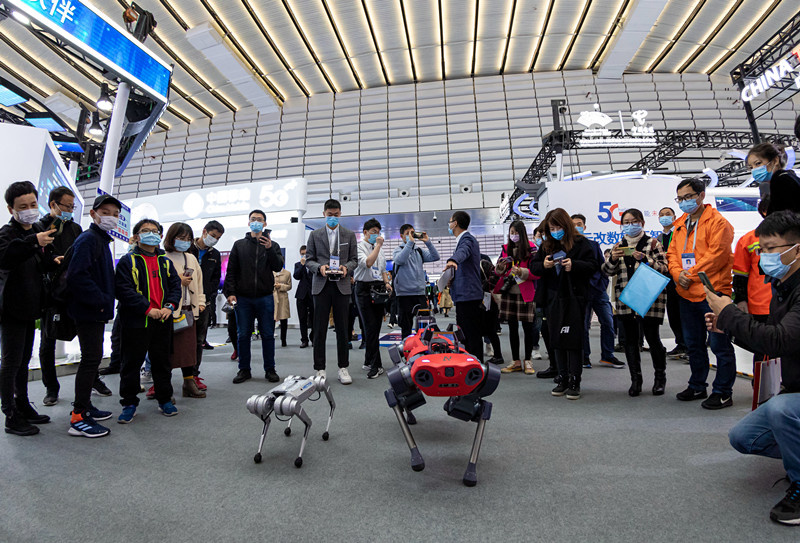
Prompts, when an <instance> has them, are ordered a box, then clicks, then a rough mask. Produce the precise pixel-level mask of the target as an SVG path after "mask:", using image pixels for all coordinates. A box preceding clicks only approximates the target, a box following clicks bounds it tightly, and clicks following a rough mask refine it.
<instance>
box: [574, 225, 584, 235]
mask: <svg viewBox="0 0 800 543" xmlns="http://www.w3.org/2000/svg"><path fill="white" fill-rule="evenodd" d="M575 230H577V231H578V233H579V234H580V235H583V230H584V228H583V226H576V227H575Z"/></svg>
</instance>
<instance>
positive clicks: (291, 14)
mask: <svg viewBox="0 0 800 543" xmlns="http://www.w3.org/2000/svg"><path fill="white" fill-rule="evenodd" d="M283 7H284V8H286V13H288V14H289V18H290V19H291V20H292V23H293V24H294V27H295V29H296V30H297V33H298V34H300V39H302V40H303V43H304V44H305V46H306V49H308V53H309V54H310V55H311V58H313V59H314V63H315V64H316V65H317V68H319V71H320V73H321V74H322V77H323V79H325V83H327V84H328V88H329V89H331V92H337V90H336V85H334V84H333V81H332V80H331V78H330V76H329V75H328V72H326V71H325V68H324V67H323V65H322V61H321V60H320V58H319V56H318V55H317V52H316V51H314V48H313V47H312V46H311V42H310V41H308V37H307V36H306V33H305V32H304V31H303V27H302V25H300V21H298V20H297V17H295V14H294V11H293V10H292V7H291V6H290V5H289V2H287V0H283Z"/></svg>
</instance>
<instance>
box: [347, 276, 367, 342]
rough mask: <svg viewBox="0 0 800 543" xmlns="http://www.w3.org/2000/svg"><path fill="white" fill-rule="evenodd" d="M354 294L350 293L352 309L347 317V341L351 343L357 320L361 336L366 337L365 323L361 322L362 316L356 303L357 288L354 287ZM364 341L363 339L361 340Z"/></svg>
mask: <svg viewBox="0 0 800 543" xmlns="http://www.w3.org/2000/svg"><path fill="white" fill-rule="evenodd" d="M352 289H353V290H352V292H351V293H350V308H349V314H348V316H347V318H348V321H347V341H350V340H351V339H352V337H353V334H354V333H355V328H356V319H358V329H359V330H361V335H362V336H363V335H364V321H362V320H361V314H360V313H359V312H358V304H357V303H356V287H355V285H353V287H352ZM361 339H362V341H363V339H364V338H363V337H362V338H361Z"/></svg>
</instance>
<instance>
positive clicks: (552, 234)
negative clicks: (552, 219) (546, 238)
mask: <svg viewBox="0 0 800 543" xmlns="http://www.w3.org/2000/svg"><path fill="white" fill-rule="evenodd" d="M550 237H551V238H553V239H555V240H558V241H561V238H563V237H564V231H563V230H551V231H550Z"/></svg>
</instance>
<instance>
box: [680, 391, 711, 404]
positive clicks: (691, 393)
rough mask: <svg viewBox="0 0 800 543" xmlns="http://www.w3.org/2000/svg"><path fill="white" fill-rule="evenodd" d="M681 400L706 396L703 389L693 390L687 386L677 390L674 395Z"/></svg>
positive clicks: (687, 400)
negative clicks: (680, 390)
mask: <svg viewBox="0 0 800 543" xmlns="http://www.w3.org/2000/svg"><path fill="white" fill-rule="evenodd" d="M675 397H676V398H678V399H679V400H680V401H682V402H691V401H692V400H702V399H704V398H706V397H708V394H706V391H705V390H694V389H692V388H687V389H686V390H684V391H683V392H678V393H677V394H676V395H675Z"/></svg>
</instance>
